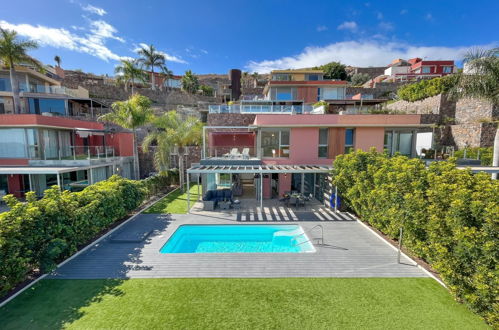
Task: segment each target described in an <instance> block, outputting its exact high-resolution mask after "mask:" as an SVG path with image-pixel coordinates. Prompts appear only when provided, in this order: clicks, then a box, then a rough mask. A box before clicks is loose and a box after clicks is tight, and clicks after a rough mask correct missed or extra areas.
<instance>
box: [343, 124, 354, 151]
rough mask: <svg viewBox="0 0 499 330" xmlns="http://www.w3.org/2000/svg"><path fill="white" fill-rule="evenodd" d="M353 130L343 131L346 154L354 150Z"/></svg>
mask: <svg viewBox="0 0 499 330" xmlns="http://www.w3.org/2000/svg"><path fill="white" fill-rule="evenodd" d="M354 140H355V129H354V128H347V129H346V130H345V153H346V154H348V153H349V152H350V151H352V150H353V148H354V144H355V142H354Z"/></svg>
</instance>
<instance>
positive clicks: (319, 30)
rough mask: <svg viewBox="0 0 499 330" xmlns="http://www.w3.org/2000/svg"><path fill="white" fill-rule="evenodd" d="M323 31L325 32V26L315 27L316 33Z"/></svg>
mask: <svg viewBox="0 0 499 330" xmlns="http://www.w3.org/2000/svg"><path fill="white" fill-rule="evenodd" d="M323 31H327V26H325V25H319V26H318V27H317V32H323Z"/></svg>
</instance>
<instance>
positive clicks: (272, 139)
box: [262, 129, 289, 158]
mask: <svg viewBox="0 0 499 330" xmlns="http://www.w3.org/2000/svg"><path fill="white" fill-rule="evenodd" d="M262 152H263V157H272V158H275V157H285V158H287V157H289V129H269V130H263V131H262Z"/></svg>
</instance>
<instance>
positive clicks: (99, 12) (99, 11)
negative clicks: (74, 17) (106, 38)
mask: <svg viewBox="0 0 499 330" xmlns="http://www.w3.org/2000/svg"><path fill="white" fill-rule="evenodd" d="M80 6H81V9H83V10H84V11H88V12H89V13H92V14H96V15H99V16H104V15H106V14H107V12H106V11H105V10H104V9H102V8H99V7H95V6H92V5H90V4H88V5H86V6H84V5H80Z"/></svg>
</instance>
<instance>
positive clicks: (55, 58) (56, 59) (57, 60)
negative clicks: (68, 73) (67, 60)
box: [54, 55, 61, 66]
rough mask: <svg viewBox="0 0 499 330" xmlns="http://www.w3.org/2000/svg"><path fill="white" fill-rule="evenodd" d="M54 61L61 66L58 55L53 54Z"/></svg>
mask: <svg viewBox="0 0 499 330" xmlns="http://www.w3.org/2000/svg"><path fill="white" fill-rule="evenodd" d="M54 61H55V64H56V65H57V66H61V57H60V56H59V55H56V56H54Z"/></svg>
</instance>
